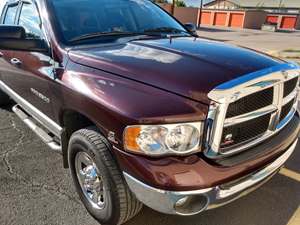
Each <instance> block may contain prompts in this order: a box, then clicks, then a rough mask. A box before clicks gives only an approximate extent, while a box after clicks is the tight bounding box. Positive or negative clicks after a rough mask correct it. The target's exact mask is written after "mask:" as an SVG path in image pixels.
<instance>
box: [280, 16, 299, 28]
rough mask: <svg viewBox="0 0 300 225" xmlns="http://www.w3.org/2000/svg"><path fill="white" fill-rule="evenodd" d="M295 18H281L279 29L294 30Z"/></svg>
mask: <svg viewBox="0 0 300 225" xmlns="http://www.w3.org/2000/svg"><path fill="white" fill-rule="evenodd" d="M296 22H297V17H294V16H283V17H282V21H281V26H280V28H283V29H294V28H295V27H296Z"/></svg>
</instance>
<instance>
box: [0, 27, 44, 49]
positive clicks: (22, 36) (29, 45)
mask: <svg viewBox="0 0 300 225" xmlns="http://www.w3.org/2000/svg"><path fill="white" fill-rule="evenodd" d="M0 49H3V50H15V51H30V52H45V53H47V52H49V48H48V46H47V44H46V42H45V41H44V40H42V39H29V38H26V31H25V29H24V28H23V27H21V26H7V25H0Z"/></svg>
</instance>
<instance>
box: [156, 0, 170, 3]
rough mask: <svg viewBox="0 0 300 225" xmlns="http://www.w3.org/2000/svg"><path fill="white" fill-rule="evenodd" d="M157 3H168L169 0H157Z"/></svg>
mask: <svg viewBox="0 0 300 225" xmlns="http://www.w3.org/2000/svg"><path fill="white" fill-rule="evenodd" d="M155 2H156V3H168V0H155Z"/></svg>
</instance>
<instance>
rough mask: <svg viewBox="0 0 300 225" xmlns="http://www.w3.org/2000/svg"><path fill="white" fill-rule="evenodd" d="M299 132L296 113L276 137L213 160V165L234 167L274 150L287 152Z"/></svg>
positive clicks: (299, 123)
mask: <svg viewBox="0 0 300 225" xmlns="http://www.w3.org/2000/svg"><path fill="white" fill-rule="evenodd" d="M299 131H300V119H299V115H298V113H296V114H295V116H294V117H293V118H292V119H291V121H290V122H289V124H288V125H286V127H284V128H283V129H282V130H281V131H280V132H279V133H277V134H276V135H274V136H272V137H270V138H268V139H267V140H265V141H264V142H262V143H260V144H258V145H256V146H255V147H253V148H250V149H248V150H247V151H245V152H242V153H240V154H238V155H234V156H231V157H227V158H223V159H217V160H215V163H217V164H219V165H222V166H226V167H228V166H235V165H237V164H240V163H243V162H245V161H249V160H253V159H256V158H259V157H261V156H263V155H266V154H270V153H271V152H272V151H274V149H278V148H281V149H282V151H284V150H287V149H288V148H289V147H290V146H291V144H292V143H293V142H294V141H295V140H296V139H297V138H298V134H299ZM280 145H281V146H280Z"/></svg>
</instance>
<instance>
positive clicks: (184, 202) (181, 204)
mask: <svg viewBox="0 0 300 225" xmlns="http://www.w3.org/2000/svg"><path fill="white" fill-rule="evenodd" d="M188 200H189V197H188V196H186V197H184V198H181V199H179V200H178V201H177V202H176V203H175V208H180V207H182V206H184V205H185V204H186V203H187V201H188Z"/></svg>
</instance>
